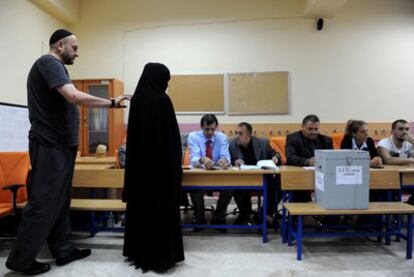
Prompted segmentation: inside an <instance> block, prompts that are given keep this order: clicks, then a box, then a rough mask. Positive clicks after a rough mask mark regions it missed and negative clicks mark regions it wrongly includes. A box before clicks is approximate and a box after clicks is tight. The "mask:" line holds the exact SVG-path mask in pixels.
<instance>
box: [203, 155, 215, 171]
mask: <svg viewBox="0 0 414 277" xmlns="http://www.w3.org/2000/svg"><path fill="white" fill-rule="evenodd" d="M200 163H201V164H202V165H204V168H205V169H213V167H214V163H213V161H212V160H211V159H210V158H207V157H202V158H201V159H200Z"/></svg>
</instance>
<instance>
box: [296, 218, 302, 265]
mask: <svg viewBox="0 0 414 277" xmlns="http://www.w3.org/2000/svg"><path fill="white" fill-rule="evenodd" d="M296 247H297V255H296V259H297V260H298V261H300V260H302V216H301V215H299V216H298V232H297V237H296Z"/></svg>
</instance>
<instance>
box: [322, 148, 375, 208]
mask: <svg viewBox="0 0 414 277" xmlns="http://www.w3.org/2000/svg"><path fill="white" fill-rule="evenodd" d="M315 161H316V166H315V192H316V202H317V203H318V204H319V205H320V206H321V207H322V208H325V209H368V204H369V153H368V152H367V151H358V150H316V151H315Z"/></svg>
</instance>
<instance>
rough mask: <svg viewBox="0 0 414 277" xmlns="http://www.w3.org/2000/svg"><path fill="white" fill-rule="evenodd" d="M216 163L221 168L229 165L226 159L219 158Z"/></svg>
mask: <svg viewBox="0 0 414 277" xmlns="http://www.w3.org/2000/svg"><path fill="white" fill-rule="evenodd" d="M217 164H218V165H219V166H220V167H222V168H223V169H227V168H228V167H229V165H228V163H227V160H226V159H220V160H219V161H218V162H217Z"/></svg>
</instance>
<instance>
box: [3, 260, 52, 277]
mask: <svg viewBox="0 0 414 277" xmlns="http://www.w3.org/2000/svg"><path fill="white" fill-rule="evenodd" d="M6 267H7V268H8V269H10V270H13V271H17V272H21V273H23V274H24V275H38V274H42V273H45V272H48V271H49V270H50V264H46V263H39V262H38V261H36V260H34V261H33V263H32V265H31V266H30V267H29V268H28V269H25V270H16V269H14V268H13V267H10V266H8V265H7V263H6Z"/></svg>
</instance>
